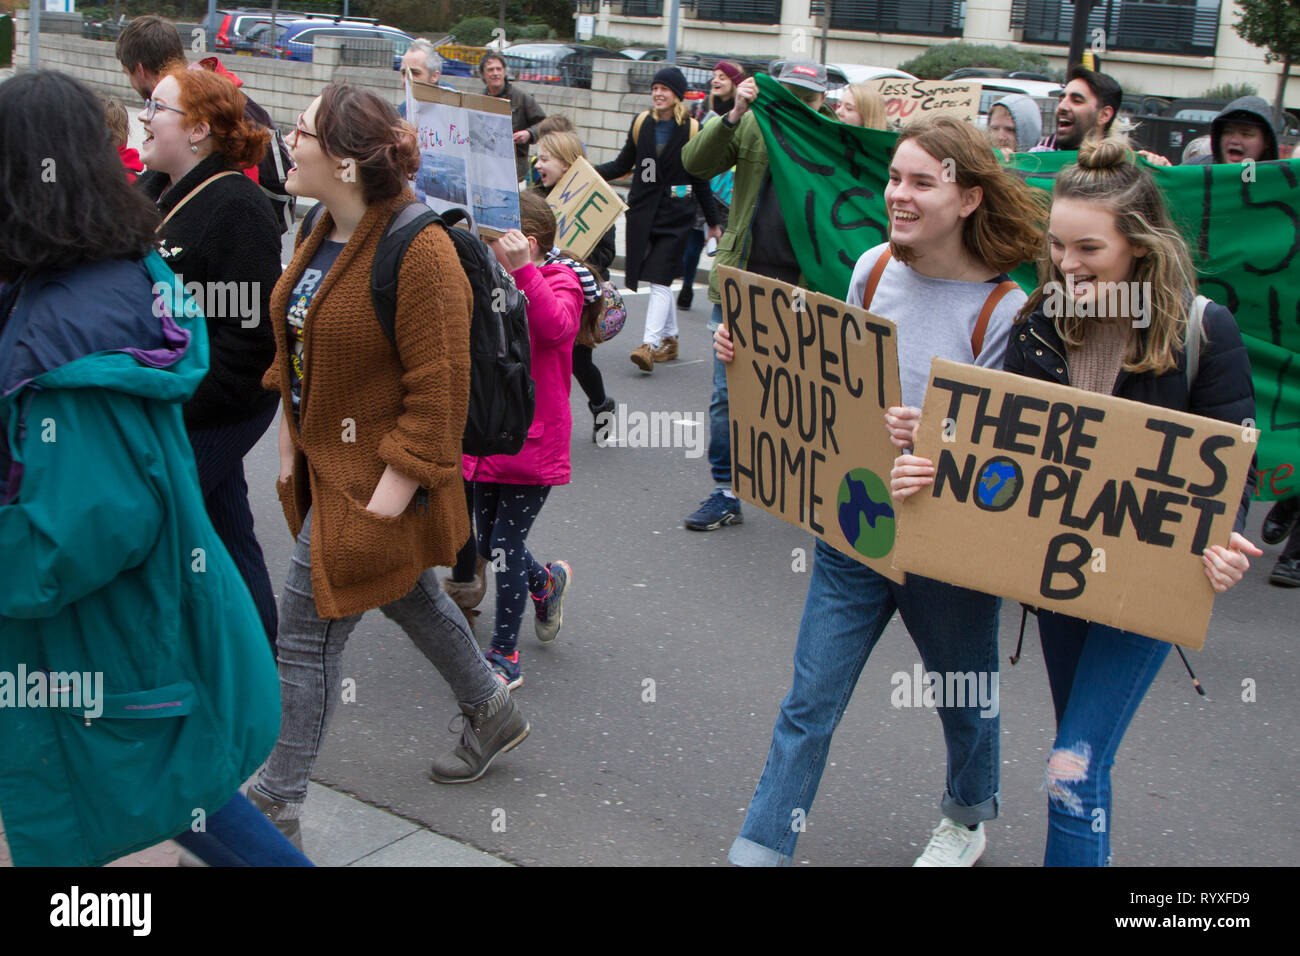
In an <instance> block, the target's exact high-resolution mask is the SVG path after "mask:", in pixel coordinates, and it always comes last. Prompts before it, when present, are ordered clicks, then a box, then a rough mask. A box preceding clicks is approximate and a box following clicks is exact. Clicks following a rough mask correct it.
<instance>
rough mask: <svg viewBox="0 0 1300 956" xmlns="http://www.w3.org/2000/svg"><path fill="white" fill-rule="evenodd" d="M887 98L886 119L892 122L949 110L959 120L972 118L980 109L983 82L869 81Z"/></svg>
mask: <svg viewBox="0 0 1300 956" xmlns="http://www.w3.org/2000/svg"><path fill="white" fill-rule="evenodd" d="M870 82H871V84H872V85H873V86H875V88H876V92H878V93H879V94H880V95H881V96H883V97H884V98H885V119H886V120H888V121H889V122H890V123H891V124H892V123H894V122H898V123H909V122H911V121H912V120H914V119H919V118H921V117H923V116H935V115H937V114H939V113H948V114H950V115H952V116H954V117H956V118H957V119H963V120H973V119H975V117H976V116H977V115H978V114H979V111H980V90H981V89H982V88H983V84H980V83H970V82H967V81H965V80H961V81H956V80H909V79H907V78H906V77H898V76H895V77H885V78H883V79H879V80H871V81H870Z"/></svg>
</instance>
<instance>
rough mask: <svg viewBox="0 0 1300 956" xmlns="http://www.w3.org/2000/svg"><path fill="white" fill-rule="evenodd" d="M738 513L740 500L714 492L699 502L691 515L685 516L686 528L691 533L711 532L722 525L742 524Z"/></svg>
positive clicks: (741, 516)
mask: <svg viewBox="0 0 1300 956" xmlns="http://www.w3.org/2000/svg"><path fill="white" fill-rule="evenodd" d="M744 523H745V516H744V515H742V514H741V513H740V499H739V498H733V497H731V496H730V495H725V494H723V493H722V492H721V491H715V492H714V493H713V494H711V495H709V497H707V498H705V499H704V500H703V501H701V502H700V506H699V507H698V508H697V509H695V511H694V512H693V513H692V514H689V515H687V516H686V527H688V528H690V529H691V530H692V531H713V530H716V529H717V528H721V527H722V526H723V525H724V524H744Z"/></svg>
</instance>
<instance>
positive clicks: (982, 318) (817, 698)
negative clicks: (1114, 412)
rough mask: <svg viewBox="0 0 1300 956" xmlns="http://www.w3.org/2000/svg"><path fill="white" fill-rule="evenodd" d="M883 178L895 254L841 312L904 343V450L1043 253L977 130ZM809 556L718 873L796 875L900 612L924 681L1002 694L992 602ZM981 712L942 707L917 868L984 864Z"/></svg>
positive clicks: (949, 702) (1031, 202) (900, 419)
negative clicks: (942, 746)
mask: <svg viewBox="0 0 1300 956" xmlns="http://www.w3.org/2000/svg"><path fill="white" fill-rule="evenodd" d="M954 174H955V175H954ZM889 177H890V178H889V183H888V185H887V186H886V187H885V206H886V209H887V211H888V213H889V222H890V242H889V243H888V244H884V245H880V246H877V247H875V248H874V249H869V250H867V251H866V252H865V253H863V255H862V256H861V257H860V258H859V259H858V264H857V267H856V268H855V269H854V271H853V279H852V282H851V283H850V285H849V294H848V297H847V301H848V302H849V304H850V305H860V306H862V307H863V308H870V309H871V310H872V311H874V312H876V313H878V314H880V315H883V316H885V317H886V318H889V319H891V320H892V321H893V322H894V323H895V324H896V325H897V327H898V367H899V373H900V378H901V383H902V392H903V401H904V402H905V403H907V407H899V408H891V409H889V410H888V412H887V413H886V415H885V427H886V428H888V429H889V431H890V436H891V439H892V440H893V442H894V444H895V445H897V446H899V447H906V446H907V445H909V444H910V443H911V440H912V439H911V434H912V423H913V422H915V421H916V420H917V419H918V418H919V416H920V412H919V408H920V406H921V403H922V401H923V399H924V397H925V388H926V385H927V384H928V383H929V370H930V361H931V359H932V358H933V357H935V356H940V357H943V358H949V359H952V360H954V361H960V362H974V363H975V364H978V365H982V366H984V367H986V368H988V367H992V368H1000V367H1001V365H1002V360H1003V353H1004V351H1005V349H1006V343H1007V337H1008V335H1009V334H1010V331H1011V323H1012V319H1013V318H1014V316H1015V313H1016V311H1017V310H1018V309H1019V308H1020V306H1021V305H1022V304H1023V303H1024V301H1025V296H1024V293H1023V292H1021V291H1020V290H1019V289H1018V288H1016V287H1015V283H1013V282H1010V280H1008V279H1007V277H1006V274H1005V270H1007V269H1011V268H1014V267H1015V266H1016V265H1018V264H1020V263H1021V262H1024V261H1025V260H1027V259H1030V258H1032V257H1033V256H1034V255H1035V254H1036V253H1037V250H1038V248H1039V246H1040V244H1041V241H1042V239H1041V236H1042V229H1041V223H1042V220H1043V209H1042V207H1041V206H1040V205H1039V204H1038V203H1037V202H1036V200H1035V198H1034V195H1033V194H1032V192H1031V191H1030V189H1029V187H1028V186H1026V185H1025V184H1024V183H1023V182H1022V181H1020V180H1018V179H1015V178H1013V177H1011V176H1009V175H1007V174H1006V173H1005V172H1003V170H1002V168H1001V167H1000V166H999V165H998V163H997V160H996V159H995V158H994V157H993V154H992V153H991V152H990V151H989V149H988V146H987V144H986V143H985V142H984V140H983V138H982V136H981V135H980V133H979V131H978V130H976V129H975V128H974V127H973V126H971V125H970V124H969V123H963V122H959V121H956V120H953V119H950V118H946V117H938V118H934V119H928V120H923V121H918V122H916V123H914V124H912V125H910V126H908V127H907V128H906V129H905V130H904V131H903V133H902V134H901V135H900V136H899V138H898V142H897V146H896V147H895V151H894V156H893V161H892V162H891V164H890V167H889ZM714 349H715V351H716V353H717V355H718V358H719V359H721V360H722V361H723V362H730V361H731V360H732V358H734V351H733V350H732V347H731V338H730V335H729V334H728V331H727V328H726V326H723V327H722V328H720V329H719V330H718V332H717V333H715V336H714ZM868 494H870V492H868ZM880 494H881V496H882V497H883V496H884V488H883V483H882V487H881V488H880ZM890 514H891V516H892V511H891V512H890ZM816 555H817V557H816V562H815V564H814V566H813V574H812V580H811V581H810V583H809V587H808V598H807V601H806V602H805V603H804V609H803V620H802V621H801V623H800V625H799V639H798V644H797V646H796V649H795V668H794V682H793V684H792V686H791V688H790V692H789V693H788V694H787V695H786V698H785V700H784V701H783V702H782V704H781V714H780V716H779V717H778V718H777V722H776V727H775V728H774V730H773V732H772V746H771V749H770V751H769V752H768V758H767V766H766V767H764V769H763V775H762V777H761V779H760V780H759V782H758V787H757V789H756V790H755V792H754V797H753V800H751V801H750V805H749V812H748V814H747V815H746V817H745V823H744V826H743V827H742V828H741V831H740V836H739V837H738V838H737V839H736V841H735V843H734V844H733V845H732V848H731V853H730V854H729V857H728V858H729V859H730V860H731V861H732V862H733V863H736V864H740V865H781V864H788V863H790V862H791V861H792V857H793V854H794V847H795V841H796V840H797V839H798V834H799V832H800V831H801V830H802V829H803V827H802V822H803V820H804V818H805V816H806V814H807V811H808V808H809V805H810V804H811V803H812V800H813V797H814V796H815V795H816V792H817V785H818V783H819V782H820V780H821V774H822V770H823V768H824V766H825V764H826V754H827V750H828V748H829V746H830V740H831V735H832V733H833V732H834V730H835V727H836V725H837V724H838V723H839V720H840V717H841V716H842V715H843V713H844V708H845V707H846V706H847V705H848V702H849V697H850V696H851V695H852V693H853V689H854V686H855V685H856V684H857V680H858V676H859V675H860V674H861V673H862V668H863V665H865V664H866V662H867V658H868V656H870V654H871V651H872V649H873V648H874V647H875V645H876V642H877V641H878V640H879V639H880V635H881V633H882V632H883V631H884V629H885V625H886V624H888V623H889V621H890V619H891V618H892V617H893V616H894V611H896V610H897V611H898V612H899V613H900V614H901V615H902V618H903V622H904V623H905V624H906V625H907V630H908V633H909V634H911V636H912V640H913V642H914V643H915V644H916V647H917V650H918V651H919V652H920V655H921V660H922V662H923V663H924V665H925V670H927V671H932V672H938V673H940V674H945V675H974V676H975V678H976V680H977V682H982V686H983V687H985V688H990V687H991V688H993V689H994V691H995V690H996V686H997V685H996V680H997V671H998V642H997V639H998V608H999V606H1000V603H1001V602H1000V601H999V599H998V598H996V597H992V596H990V595H987V594H980V593H978V592H975V591H971V590H967V589H965V588H959V587H955V586H953V585H949V584H944V583H941V582H939V581H934V580H931V579H928V578H923V577H921V576H919V575H914V574H909V575H908V576H907V581H906V583H905V584H896V583H894V582H893V581H891V580H889V579H888V578H885V577H884V576H882V575H880V574H878V573H877V572H875V571H873V570H872V569H870V568H868V567H866V566H865V565H863V564H860V563H858V562H857V561H855V560H854V559H852V558H850V557H848V556H846V555H844V554H841V553H840V552H838V551H836V550H835V549H833V548H832V547H831V546H830V545H828V544H826V543H825V542H823V541H818V542H817V551H816ZM945 683H948V682H947V681H945ZM991 696H992V700H991V701H988V702H987V703H988V704H989V706H983V707H982V706H979V705H977V703H976V702H975V701H973V700H967V699H966V695H965V694H964V693H963V694H961V695H960V699H958V695H956V694H954V695H953V697H952V698H948V697H947V696H946V695H944V699H943V700H941V701H938V702H937V703H938V704H939V706H938V707H937V710H938V712H939V719H940V721H941V722H942V724H943V732H944V740H945V742H946V744H947V749H948V772H947V780H946V787H945V790H944V795H943V798H942V801H941V809H942V812H943V819H942V820H941V821H940V823H939V826H937V827H936V828H935V830H934V833H933V835H932V838H931V840H930V843H929V845H928V846H927V847H926V849H925V851H924V852H923V853H922V854H921V856H920V857H919V858H918V859H917V860H916V862H915V864H914V865H916V866H971V865H973V864H974V862H975V861H976V860H977V859H978V858H979V856H980V854H981V853H983V852H984V846H985V835H984V821H985V820H992V819H993V818H995V817H996V816H997V813H998V726H999V722H998V717H997V709H996V694H995V693H994V694H992V695H991Z"/></svg>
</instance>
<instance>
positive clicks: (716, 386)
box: [709, 305, 731, 488]
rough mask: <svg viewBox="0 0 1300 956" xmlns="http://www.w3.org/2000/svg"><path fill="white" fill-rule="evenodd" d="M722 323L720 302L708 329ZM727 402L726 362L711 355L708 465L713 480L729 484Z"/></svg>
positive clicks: (728, 413)
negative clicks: (711, 384) (711, 374)
mask: <svg viewBox="0 0 1300 956" xmlns="http://www.w3.org/2000/svg"><path fill="white" fill-rule="evenodd" d="M721 324H722V306H720V305H715V306H714V307H713V314H712V315H711V316H709V331H710V332H713V331H715V330H716V329H717V328H718V326H720V325H721ZM729 416H730V406H729V405H728V403H727V366H726V365H724V364H723V363H722V362H721V361H720V360H719V359H718V357H717V356H716V355H715V356H713V397H712V398H710V399H709V469H710V471H712V472H713V481H714V482H715V483H716V484H719V485H726V486H727V487H728V488H730V487H731V421H730V418H729Z"/></svg>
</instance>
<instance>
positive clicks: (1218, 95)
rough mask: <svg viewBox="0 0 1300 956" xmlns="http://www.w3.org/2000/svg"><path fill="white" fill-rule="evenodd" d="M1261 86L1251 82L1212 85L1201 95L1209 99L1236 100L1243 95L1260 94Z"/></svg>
mask: <svg viewBox="0 0 1300 956" xmlns="http://www.w3.org/2000/svg"><path fill="white" fill-rule="evenodd" d="M1258 95H1259V88H1258V87H1256V86H1252V85H1251V84H1249V83H1224V84H1222V85H1221V86H1212V87H1210V88H1209V89H1208V90H1206V91H1205V92H1204V93H1202V94H1201V96H1203V97H1205V98H1206V99H1207V100H1235V99H1240V98H1241V97H1243V96H1258Z"/></svg>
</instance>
